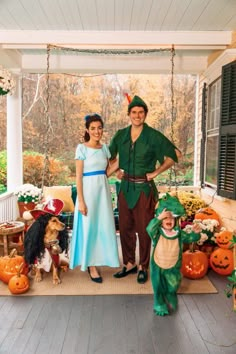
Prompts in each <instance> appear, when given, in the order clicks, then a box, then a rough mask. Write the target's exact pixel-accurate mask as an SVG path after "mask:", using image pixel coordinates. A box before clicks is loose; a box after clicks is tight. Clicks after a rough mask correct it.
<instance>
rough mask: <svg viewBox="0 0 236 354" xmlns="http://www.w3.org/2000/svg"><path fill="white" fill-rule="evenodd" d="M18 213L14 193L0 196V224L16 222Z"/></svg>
mask: <svg viewBox="0 0 236 354" xmlns="http://www.w3.org/2000/svg"><path fill="white" fill-rule="evenodd" d="M18 213H19V212H18V208H17V197H16V196H15V195H14V193H13V192H6V193H3V194H0V222H4V221H14V220H16V218H17V217H18Z"/></svg>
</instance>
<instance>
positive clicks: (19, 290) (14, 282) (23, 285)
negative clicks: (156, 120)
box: [8, 263, 30, 294]
mask: <svg viewBox="0 0 236 354" xmlns="http://www.w3.org/2000/svg"><path fill="white" fill-rule="evenodd" d="M23 267H24V263H21V265H20V267H19V269H18V271H17V274H16V275H13V276H12V277H11V279H10V280H9V282H8V288H9V290H10V292H11V293H12V294H24V293H25V292H26V291H28V290H29V287H30V282H29V278H28V277H27V276H26V275H24V274H21V271H22V270H23Z"/></svg>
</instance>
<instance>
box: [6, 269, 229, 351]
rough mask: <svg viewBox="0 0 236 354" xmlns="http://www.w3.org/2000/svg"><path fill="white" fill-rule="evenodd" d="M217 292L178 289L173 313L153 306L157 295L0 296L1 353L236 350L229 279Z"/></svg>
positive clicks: (217, 282)
mask: <svg viewBox="0 0 236 354" xmlns="http://www.w3.org/2000/svg"><path fill="white" fill-rule="evenodd" d="M209 278H210V280H211V281H212V282H213V284H214V285H215V287H216V288H217V290H218V294H204V295H179V308H178V310H177V312H176V313H175V314H173V315H171V316H167V317H158V316H155V315H154V314H153V312H152V306H153V298H152V295H135V296H134V295H112V296H34V297H28V296H26V297H24V296H21V297H15V296H9V297H3V296H2V297H1V298H0V310H1V316H0V328H1V330H0V352H1V353H2V354H8V353H11V354H20V353H24V354H34V353H37V354H41V353H42V354H43V353H51V354H54V353H55V354H58V353H65V354H72V353H79V354H94V353H99V354H111V353H112V354H121V353H122V354H128V353H135V354H147V353H150V354H167V353H171V354H172V353H176V354H180V353H181V354H189V353H193V354H194V353H195V354H197V353H202V354H205V353H212V354H217V353H221V354H222V353H224V354H233V353H235V351H236V341H235V338H236V316H235V312H233V311H232V299H228V298H226V296H225V294H224V289H225V286H226V279H225V278H224V277H220V276H217V275H216V273H213V272H212V271H210V272H209Z"/></svg>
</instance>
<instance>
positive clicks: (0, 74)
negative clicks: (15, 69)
mask: <svg viewBox="0 0 236 354" xmlns="http://www.w3.org/2000/svg"><path fill="white" fill-rule="evenodd" d="M14 89H15V81H14V79H13V78H12V75H11V73H10V72H9V71H8V70H6V69H3V68H2V67H0V96H3V95H7V94H8V93H9V94H10V95H12V94H13V93H14Z"/></svg>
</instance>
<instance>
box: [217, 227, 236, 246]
mask: <svg viewBox="0 0 236 354" xmlns="http://www.w3.org/2000/svg"><path fill="white" fill-rule="evenodd" d="M215 236H216V243H217V245H218V246H219V247H220V248H226V249H228V248H231V247H232V245H233V244H232V243H231V241H232V240H233V232H231V231H227V230H224V231H221V232H219V233H217V234H215Z"/></svg>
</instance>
